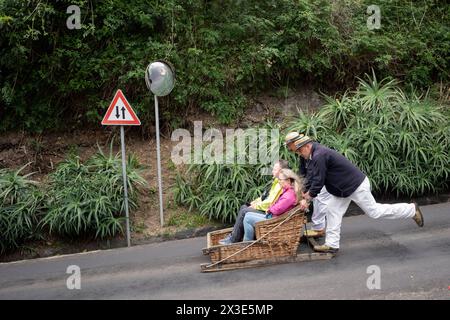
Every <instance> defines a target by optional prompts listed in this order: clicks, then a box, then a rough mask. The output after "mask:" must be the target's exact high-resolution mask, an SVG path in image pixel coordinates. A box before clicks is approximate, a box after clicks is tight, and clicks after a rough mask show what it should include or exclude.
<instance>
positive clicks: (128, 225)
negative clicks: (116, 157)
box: [120, 126, 131, 247]
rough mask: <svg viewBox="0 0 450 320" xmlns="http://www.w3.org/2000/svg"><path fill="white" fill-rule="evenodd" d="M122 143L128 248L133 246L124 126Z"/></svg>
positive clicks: (121, 137)
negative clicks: (131, 240)
mask: <svg viewBox="0 0 450 320" xmlns="http://www.w3.org/2000/svg"><path fill="white" fill-rule="evenodd" d="M120 142H121V144H122V177H123V191H124V194H125V216H126V223H127V246H128V247H130V246H131V242H130V216H129V213H128V186H127V163H126V159H125V132H124V129H123V126H120Z"/></svg>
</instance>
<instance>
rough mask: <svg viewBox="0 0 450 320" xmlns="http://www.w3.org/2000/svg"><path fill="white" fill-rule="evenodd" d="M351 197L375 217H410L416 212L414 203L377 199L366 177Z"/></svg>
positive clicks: (368, 213) (369, 214)
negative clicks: (389, 202)
mask: <svg viewBox="0 0 450 320" xmlns="http://www.w3.org/2000/svg"><path fill="white" fill-rule="evenodd" d="M350 198H351V199H352V200H353V201H354V202H355V203H356V204H357V205H358V206H359V207H360V208H361V209H362V210H363V211H364V212H365V213H366V214H367V215H368V216H369V217H371V218H373V219H380V218H382V219H409V218H413V217H414V216H415V214H416V207H415V205H414V203H395V204H381V203H377V202H376V201H375V198H374V197H373V195H372V193H371V190H370V182H369V179H368V178H366V179H364V181H363V182H362V183H361V185H360V186H359V187H358V189H356V190H355V192H353V193H352V194H351V195H350Z"/></svg>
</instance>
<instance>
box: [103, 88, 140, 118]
mask: <svg viewBox="0 0 450 320" xmlns="http://www.w3.org/2000/svg"><path fill="white" fill-rule="evenodd" d="M119 98H121V99H122V101H123V104H124V105H125V108H127V110H128V112H129V113H130V115H131V117H132V118H133V120H108V118H109V116H110V115H111V113H112V112H113V110H114V107H115V106H116V103H117V100H119ZM102 125H113V126H124V125H128V126H140V125H141V121H140V120H139V118H138V117H137V116H136V114H135V113H134V111H133V108H131V105H130V103H129V102H128V100H127V98H125V95H124V94H123V93H122V90H120V89H119V90H117V92H116V94H115V95H114V99H113V101H112V102H111V104H110V105H109V107H108V110H107V111H106V114H105V116H104V117H103V120H102Z"/></svg>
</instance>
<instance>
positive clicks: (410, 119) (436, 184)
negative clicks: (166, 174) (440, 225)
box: [174, 74, 450, 221]
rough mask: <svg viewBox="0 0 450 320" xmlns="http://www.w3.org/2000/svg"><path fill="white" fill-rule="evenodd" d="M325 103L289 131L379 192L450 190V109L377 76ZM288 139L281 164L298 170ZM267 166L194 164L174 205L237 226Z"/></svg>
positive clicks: (178, 184)
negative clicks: (331, 152) (353, 168)
mask: <svg viewBox="0 0 450 320" xmlns="http://www.w3.org/2000/svg"><path fill="white" fill-rule="evenodd" d="M326 100H327V103H326V105H325V106H324V107H323V108H322V109H320V110H319V111H318V112H316V113H311V114H309V113H305V112H303V113H301V114H300V115H299V117H297V118H296V119H295V120H294V121H292V122H291V123H290V124H289V125H288V127H287V128H286V129H285V130H283V131H282V132H284V133H287V132H289V131H292V130H296V131H299V132H302V133H306V134H308V135H310V136H312V137H314V138H315V139H317V140H318V141H320V142H321V143H323V144H324V145H326V146H328V147H331V148H333V149H335V150H337V151H338V152H340V153H342V154H343V155H344V156H345V157H347V158H348V159H349V160H351V161H352V162H353V163H355V164H356V165H357V166H358V167H359V168H360V169H361V170H362V171H364V172H365V173H366V174H367V175H368V176H369V178H370V180H371V182H372V188H373V190H374V191H375V192H376V193H377V194H391V193H395V194H396V195H397V196H398V195H404V196H405V195H406V196H418V195H423V194H426V193H429V192H436V191H438V190H440V189H442V188H444V187H446V186H447V183H448V179H449V177H450V153H449V150H450V109H448V108H445V107H444V106H442V105H439V104H438V103H437V102H436V101H434V100H431V99H429V98H428V97H427V96H418V94H417V92H416V91H414V90H411V93H409V94H406V93H405V92H404V91H403V90H402V89H401V88H400V87H399V86H398V83H397V82H396V81H395V80H389V79H384V80H382V81H380V82H379V81H378V80H377V78H376V76H375V75H374V74H373V75H372V77H369V76H366V79H365V80H363V79H359V85H358V87H357V89H356V90H355V91H352V92H350V91H348V92H345V93H344V94H342V95H341V96H340V97H329V96H326ZM272 126H273V125H272ZM283 136H284V134H281V135H280V144H279V145H280V151H279V154H280V158H282V159H286V160H288V161H289V163H290V165H291V167H292V168H294V169H295V170H297V169H296V168H297V167H298V159H297V158H296V156H295V155H294V154H293V153H291V152H289V151H288V150H287V149H286V147H285V146H284V145H283V142H282V139H283ZM247 148H248V143H247ZM247 156H248V155H247ZM245 163H248V158H246V162H245ZM262 166H263V165H261V164H259V165H249V164H241V165H239V164H232V165H222V164H212V165H206V164H204V165H195V164H194V165H190V167H189V168H188V169H187V172H186V173H185V174H183V177H187V178H182V176H181V175H179V176H178V177H177V179H176V184H175V187H174V199H175V202H176V203H177V204H179V205H184V206H186V207H187V208H188V209H189V210H192V209H194V208H195V209H197V210H198V211H199V212H200V213H201V214H202V215H205V216H208V217H209V218H210V219H211V218H214V219H220V220H222V221H233V219H234V218H235V216H236V214H237V212H238V209H239V207H240V206H241V205H242V204H243V203H245V202H249V201H251V200H253V199H255V198H257V197H258V196H259V195H260V193H261V191H262V189H263V188H264V186H266V185H267V183H268V182H269V180H270V178H269V176H262V175H261V174H260V169H261V168H262Z"/></svg>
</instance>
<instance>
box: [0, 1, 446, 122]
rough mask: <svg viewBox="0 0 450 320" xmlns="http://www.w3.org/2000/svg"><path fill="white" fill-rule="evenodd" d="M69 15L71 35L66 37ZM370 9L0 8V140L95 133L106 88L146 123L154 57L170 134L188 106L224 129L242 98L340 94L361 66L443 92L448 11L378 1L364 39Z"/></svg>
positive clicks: (226, 5)
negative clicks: (377, 14)
mask: <svg viewBox="0 0 450 320" xmlns="http://www.w3.org/2000/svg"><path fill="white" fill-rule="evenodd" d="M74 4H76V5H78V6H79V7H80V8H81V14H82V17H81V21H82V28H81V30H69V29H68V28H67V27H66V20H67V18H69V14H67V13H66V9H67V7H68V6H69V5H74ZM371 4H372V1H369V0H367V1H360V0H339V1H328V0H318V1H312V0H282V1H280V0H246V1H239V0H226V1H203V0H190V1H185V0H165V1H144V0H127V1H125V0H117V1H91V0H76V1H73V0H62V1H49V0H30V1H14V0H0V28H1V32H0V70H1V72H0V114H1V117H0V119H1V122H0V129H3V130H5V129H10V128H25V129H27V130H43V129H50V128H55V127H57V125H58V124H61V123H64V125H65V126H66V125H67V122H61V118H63V117H65V118H67V119H68V120H70V123H71V124H73V125H81V124H84V123H86V122H87V121H92V122H93V123H98V122H99V120H100V118H101V116H102V115H103V114H104V112H105V108H106V107H107V105H108V103H109V102H110V100H111V99H112V96H113V93H114V91H115V90H116V89H118V88H121V89H123V90H124V92H125V94H126V96H127V98H128V99H129V100H130V102H131V103H132V105H133V107H134V108H135V109H136V110H137V112H138V114H139V117H140V118H141V120H143V123H144V124H148V123H150V121H148V120H150V118H151V117H152V116H153V112H152V100H151V97H150V95H149V93H148V92H147V89H146V87H145V84H144V81H143V72H144V69H145V67H146V65H147V64H148V63H149V62H150V61H152V60H154V59H158V58H163V59H167V60H169V61H171V62H172V63H173V64H174V65H175V68H176V71H177V83H176V87H175V89H174V92H173V93H172V94H171V95H170V96H169V97H168V98H165V99H161V105H162V108H161V110H164V111H163V114H162V119H163V120H165V121H167V122H168V124H169V125H172V126H176V125H178V124H180V123H182V121H183V119H184V117H183V114H184V113H185V112H188V111H192V110H195V108H198V107H200V108H203V109H204V110H207V111H209V112H211V113H212V114H214V115H216V116H217V117H218V118H219V119H220V120H221V121H222V122H223V123H228V122H230V121H232V120H233V119H234V118H235V117H237V116H239V115H240V114H241V113H242V111H243V110H244V108H245V106H246V105H247V104H248V98H247V97H248V95H249V94H254V93H257V92H258V91H260V90H263V89H272V88H278V87H282V86H283V87H284V86H288V85H292V84H295V83H296V82H298V81H307V82H310V81H315V82H316V83H321V84H323V85H326V84H331V85H332V86H340V85H342V84H347V85H348V84H349V82H350V83H351V82H352V81H353V79H354V76H355V75H362V74H363V73H364V72H367V71H368V68H370V67H373V68H374V69H375V70H377V72H378V74H379V75H382V76H383V77H384V76H387V75H391V76H393V77H395V78H399V79H402V80H405V81H407V82H412V83H414V84H416V85H419V86H429V85H431V84H432V83H434V82H439V81H443V82H444V83H448V80H449V75H448V70H449V67H450V66H449V60H448V58H447V57H448V53H449V51H450V32H449V26H450V21H449V19H450V18H449V17H450V6H448V5H447V4H446V2H445V1H437V0H423V1H414V2H405V1H401V0H396V1H392V0H379V1H377V3H376V4H377V5H379V6H380V9H381V29H379V30H369V29H368V28H367V25H366V21H367V19H368V17H369V15H368V14H367V12H366V10H367V7H368V5H371ZM321 86H322V85H321ZM146 120H147V121H146Z"/></svg>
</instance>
